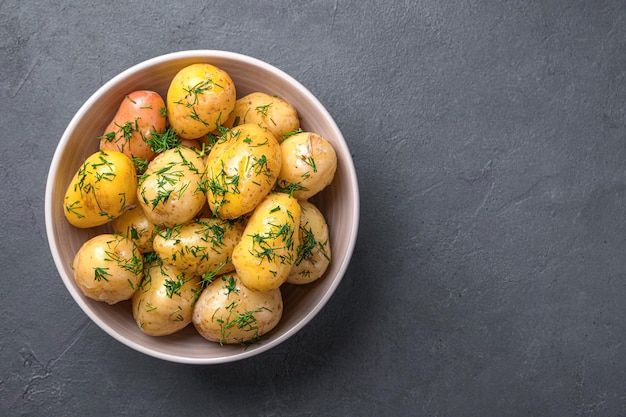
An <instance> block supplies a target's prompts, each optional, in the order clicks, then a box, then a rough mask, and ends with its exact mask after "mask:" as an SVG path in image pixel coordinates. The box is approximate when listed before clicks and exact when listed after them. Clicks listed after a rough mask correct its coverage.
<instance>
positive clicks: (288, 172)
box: [277, 132, 337, 200]
mask: <svg viewBox="0 0 626 417" xmlns="http://www.w3.org/2000/svg"><path fill="white" fill-rule="evenodd" d="M280 152H281V156H282V163H281V167H280V175H279V176H278V183H277V187H278V189H280V190H282V191H284V192H287V193H291V194H292V195H293V196H294V197H296V198H297V199H298V200H306V199H308V198H310V197H312V196H314V195H315V194H317V193H318V192H320V191H322V190H323V189H324V188H326V186H327V185H328V184H330V183H331V182H332V180H333V178H334V176H335V171H336V170H337V154H336V153H335V149H334V148H333V146H332V145H331V143H330V142H328V141H327V140H326V139H324V138H322V137H321V136H319V135H318V134H316V133H311V132H302V133H298V134H295V135H293V136H290V137H288V138H286V139H285V140H284V141H283V142H282V143H281V145H280Z"/></svg>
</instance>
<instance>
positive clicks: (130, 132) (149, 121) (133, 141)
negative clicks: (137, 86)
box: [100, 90, 167, 161]
mask: <svg viewBox="0 0 626 417" xmlns="http://www.w3.org/2000/svg"><path fill="white" fill-rule="evenodd" d="M165 114H166V109H165V102H164V101H163V98H162V97H161V96H160V95H159V94H158V93H156V92H154V91H150V90H138V91H133V92H131V93H130V94H128V95H127V96H126V97H124V99H123V100H122V103H121V104H120V107H119V108H118V110H117V113H116V114H115V116H114V117H113V120H111V122H110V123H109V125H108V126H107V127H106V129H104V134H103V135H102V136H101V137H100V149H102V150H114V151H120V152H122V153H124V154H126V155H127V156H129V157H130V158H140V159H142V160H144V161H150V160H152V159H153V158H154V157H155V156H156V153H155V152H154V150H153V149H152V148H151V146H150V145H149V143H148V141H150V139H152V136H153V135H154V134H162V133H164V132H165V123H166V121H167V119H166V116H165Z"/></svg>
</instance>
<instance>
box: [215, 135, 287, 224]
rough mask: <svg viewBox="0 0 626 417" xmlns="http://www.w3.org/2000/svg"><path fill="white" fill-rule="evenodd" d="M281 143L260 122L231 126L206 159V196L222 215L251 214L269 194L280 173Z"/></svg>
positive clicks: (227, 216)
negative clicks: (259, 124) (257, 123)
mask: <svg viewBox="0 0 626 417" xmlns="http://www.w3.org/2000/svg"><path fill="white" fill-rule="evenodd" d="M280 163H281V157H280V145H279V143H278V141H277V140H276V138H274V136H273V135H272V134H270V133H269V132H267V131H266V130H264V129H262V128H260V127H259V126H257V125H253V124H245V125H241V126H237V127H236V128H234V129H232V130H228V131H227V132H226V134H225V135H224V137H223V138H222V139H221V140H220V141H218V142H217V143H216V144H215V146H213V148H212V149H211V152H210V153H209V156H208V158H207V161H206V181H207V187H206V188H207V200H208V203H209V207H210V208H211V211H212V212H213V213H214V214H215V215H216V216H217V217H220V218H223V219H235V218H237V217H240V216H243V215H244V214H248V213H249V212H251V211H252V210H254V208H255V207H256V206H257V205H258V204H259V203H260V202H261V201H262V200H263V199H264V198H265V196H267V194H268V193H269V192H270V191H271V189H272V188H273V187H274V185H275V183H276V179H277V178H278V174H279V173H280Z"/></svg>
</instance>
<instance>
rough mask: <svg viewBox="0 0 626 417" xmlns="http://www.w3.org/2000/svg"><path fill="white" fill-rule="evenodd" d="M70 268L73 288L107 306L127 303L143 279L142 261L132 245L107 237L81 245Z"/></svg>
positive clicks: (94, 239) (94, 238)
mask: <svg viewBox="0 0 626 417" xmlns="http://www.w3.org/2000/svg"><path fill="white" fill-rule="evenodd" d="M72 267H73V269H74V279H75V280H76V285H78V288H80V290H81V291H82V292H83V294H85V296H87V297H89V298H91V299H93V300H96V301H104V302H105V303H107V304H115V303H118V302H120V301H123V300H128V299H130V298H131V297H132V296H133V294H134V293H135V291H136V290H137V288H138V287H139V284H140V283H141V279H142V277H143V258H142V257H141V254H140V253H139V250H138V249H137V247H136V246H135V244H134V243H133V242H132V241H131V240H130V239H126V238H125V237H123V236H120V235H114V234H109V233H105V234H101V235H97V236H95V237H93V238H91V239H89V240H88V241H87V242H85V243H84V244H83V245H82V246H81V247H80V249H79V250H78V252H77V253H76V256H75V257H74V261H73V262H72Z"/></svg>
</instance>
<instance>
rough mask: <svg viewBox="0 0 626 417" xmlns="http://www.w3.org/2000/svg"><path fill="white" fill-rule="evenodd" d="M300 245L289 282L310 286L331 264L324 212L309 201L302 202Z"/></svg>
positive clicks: (288, 278)
mask: <svg viewBox="0 0 626 417" xmlns="http://www.w3.org/2000/svg"><path fill="white" fill-rule="evenodd" d="M299 203H300V208H301V211H300V228H299V234H300V245H298V249H297V257H296V262H295V263H294V265H293V267H292V268H291V271H290V272H289V276H288V277H287V282H288V283H290V284H309V283H311V282H313V281H315V280H317V279H319V278H320V277H321V276H322V275H324V272H326V269H327V268H328V265H329V264H330V260H331V251H330V241H329V240H328V239H329V235H328V225H327V224H326V219H325V218H324V215H323V214H322V212H321V211H320V210H319V209H318V208H317V207H315V206H314V205H313V204H312V203H310V202H308V201H300V202H299Z"/></svg>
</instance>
